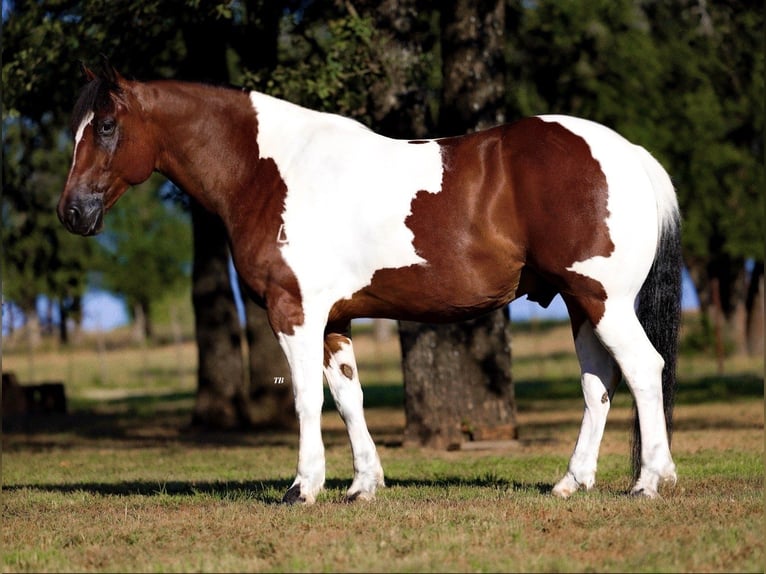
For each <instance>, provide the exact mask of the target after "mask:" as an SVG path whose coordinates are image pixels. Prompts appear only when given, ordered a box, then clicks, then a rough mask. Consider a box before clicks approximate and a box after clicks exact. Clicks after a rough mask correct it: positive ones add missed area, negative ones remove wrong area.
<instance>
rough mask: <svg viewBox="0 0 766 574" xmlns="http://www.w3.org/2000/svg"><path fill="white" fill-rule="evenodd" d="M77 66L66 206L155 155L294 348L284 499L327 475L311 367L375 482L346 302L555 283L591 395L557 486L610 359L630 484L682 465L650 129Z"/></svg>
mask: <svg viewBox="0 0 766 574" xmlns="http://www.w3.org/2000/svg"><path fill="white" fill-rule="evenodd" d="M83 70H84V73H85V76H86V79H87V83H86V84H85V85H84V87H83V89H82V91H81V93H80V95H79V97H78V99H77V101H76V104H75V107H74V110H73V116H72V132H73V136H74V149H73V152H72V163H71V167H70V169H69V174H68V176H67V180H66V183H65V185H64V189H63V191H62V194H61V197H60V199H59V203H58V207H57V213H58V216H59V218H60V220H61V221H62V223H63V224H64V226H65V227H66V228H67V229H68V230H69V231H70V232H72V233H76V234H80V235H85V236H87V235H94V234H96V233H98V232H99V231H100V230H101V229H102V227H103V221H104V215H105V214H106V212H107V211H108V210H109V209H110V208H111V207H112V206H113V205H114V204H115V202H116V201H117V200H118V199H119V197H120V196H121V195H122V194H123V193H124V192H125V191H126V190H127V189H128V188H129V187H131V186H134V185H137V184H140V183H141V182H143V181H145V180H146V179H147V178H148V177H149V176H150V174H152V173H153V172H159V173H161V174H163V175H164V176H166V177H167V178H168V179H169V180H170V181H172V182H173V183H175V184H176V185H177V186H178V187H179V188H180V189H182V190H183V191H184V192H186V193H187V194H189V195H190V196H192V197H193V198H195V199H196V200H197V201H198V202H199V203H200V204H202V206H204V207H205V208H207V209H208V210H209V211H211V212H213V213H215V214H217V215H218V217H220V219H221V220H222V221H223V223H224V225H225V227H226V230H227V233H228V236H229V241H230V247H231V254H232V258H233V261H234V265H235V266H236V269H237V271H238V273H239V275H240V276H241V278H242V280H243V281H244V283H245V284H246V285H247V287H248V288H249V290H250V292H251V293H252V295H253V297H254V298H255V299H256V301H257V302H258V303H259V304H261V305H262V306H263V307H264V308H265V309H266V312H267V316H268V320H269V324H270V325H271V328H272V329H273V331H274V334H275V336H276V337H277V339H278V341H279V344H280V346H281V348H282V350H283V351H284V353H285V356H286V358H287V360H288V363H289V366H290V372H291V377H292V385H293V392H294V399H295V410H296V414H297V418H298V422H299V437H298V462H297V469H296V474H295V480H294V481H293V483H292V485H291V486H290V487H289V489H288V490H287V492H286V493H285V495H284V497H283V502H285V503H288V504H295V503H301V504H312V503H314V502H315V500H316V497H317V495H318V493H319V492H320V491H321V489H322V488H323V485H324V481H325V455H324V444H323V441H322V435H321V425H320V418H321V410H322V402H323V388H322V387H323V383H322V374H323V373H324V377H325V379H326V380H327V383H328V385H329V387H330V390H331V394H332V397H333V399H334V401H335V404H336V406H337V409H338V411H339V413H340V415H341V417H342V418H343V420H344V422H345V425H346V427H347V432H348V437H349V440H350V443H351V449H352V457H353V468H354V476H353V480H352V483H351V485H350V487H349V488H348V490H347V492H346V495H345V498H346V499H347V500H348V501H353V500H357V499H361V500H370V499H373V498H374V497H375V494H376V489H377V488H378V487H382V486H384V485H385V481H384V474H383V468H382V466H381V462H380V457H379V455H378V453H377V451H376V448H375V444H374V442H373V440H372V438H371V436H370V433H369V430H368V428H367V424H366V421H365V416H364V411H363V396H362V388H361V386H360V382H359V373H358V370H357V366H356V361H355V357H354V351H353V345H352V341H351V338H350V335H349V333H350V330H349V326H350V321H351V320H352V319H355V318H361V317H367V318H390V319H397V320H411V321H419V322H432V323H441V322H451V321H460V320H464V319H468V318H472V317H476V316H478V315H480V314H482V313H486V312H489V311H491V310H493V309H497V308H499V307H501V306H504V305H507V304H508V303H509V302H510V301H512V300H513V299H515V298H517V297H520V296H522V295H527V296H528V298H529V299H530V300H533V301H536V302H538V303H540V304H542V305H544V306H545V305H547V304H548V303H549V302H550V301H551V299H552V298H553V297H554V296H555V295H556V294H557V293H558V294H561V296H562V298H563V300H564V302H565V303H566V306H567V310H568V313H569V317H570V322H571V329H572V333H573V337H574V347H575V351H576V354H577V357H578V360H579V364H580V367H581V372H582V374H581V386H582V391H583V396H584V403H585V406H584V411H583V417H582V424H581V428H580V432H579V436H578V438H577V442H576V445H575V448H574V451H573V453H572V455H571V459H570V461H569V464H568V467H567V470H566V473H565V475H564V476H563V477H562V478H561V479H560V480H559V481H558V482H557V483H556V484H555V485H554V486H553V488H552V494H553V495H555V496H559V497H562V498H567V497H569V496H571V495H572V494H574V493H575V492H576V491H578V490H579V489H585V490H587V489H591V488H592V487H593V486H594V484H595V479H596V467H597V459H598V452H599V448H600V444H601V440H602V437H603V433H604V428H605V424H606V419H607V414H608V412H609V409H610V405H611V402H612V397H613V395H614V392H615V389H616V387H617V385H618V383H619V382H620V380H621V379H622V378H624V379H625V380H626V381H627V385H628V387H629V390H630V391H631V393H632V395H633V397H634V407H635V408H634V413H635V417H634V431H633V443H634V446H633V460H634V472H633V474H634V476H633V481H632V486H631V490H630V493H632V494H635V495H639V496H643V497H647V498H655V497H657V496H659V489H660V488H661V487H662V488H664V485H666V484H668V485H673V484H675V483H676V477H677V475H676V467H675V464H674V462H673V459H672V456H671V452H670V436H671V423H672V409H673V396H674V389H675V385H676V379H675V361H676V354H677V338H678V329H679V322H680V272H681V254H680V215H679V208H678V202H677V198H676V194H675V189H674V187H673V184H672V181H671V179H670V177H669V175H668V174H667V172H666V171H665V170H664V168H663V167H662V166H661V165H660V163H659V162H658V161H657V160H656V159H655V158H654V157H653V156H652V155H651V154H650V153H649V152H648V151H646V150H645V149H644V148H643V147H640V146H638V145H634V144H632V143H630V142H629V141H628V140H626V139H625V138H623V137H622V136H620V135H618V134H617V133H616V132H615V131H613V130H612V129H610V128H608V127H606V126H604V125H601V124H598V123H595V122H592V121H589V120H586V119H581V118H576V117H571V116H564V115H541V116H534V117H528V118H524V119H520V120H518V121H516V122H513V123H511V124H507V125H500V126H496V127H492V128H490V129H487V130H484V131H478V132H474V133H470V134H467V135H461V136H455V137H444V138H438V139H412V140H403V139H391V138H388V137H384V136H382V135H379V134H376V133H375V132H374V131H372V130H370V129H369V128H367V127H366V126H364V125H362V124H361V123H359V122H357V121H355V120H352V119H349V118H346V117H342V116H339V115H335V114H329V113H324V112H318V111H313V110H309V109H306V108H304V107H300V106H298V105H295V104H293V103H290V102H288V101H285V100H281V99H277V98H274V97H272V96H269V95H267V94H264V93H260V92H257V91H246V90H243V89H237V88H234V87H231V86H227V87H222V86H211V85H206V84H197V83H191V82H183V81H177V80H167V79H166V80H154V81H146V82H144V81H138V80H133V79H126V78H125V77H123V76H122V75H121V74H120V73H119V72H117V70H115V69H114V68H113V67H112V66H111V64H108V63H105V65H104V69H103V70H98V71H97V72H93V71H92V70H90V69H89V68H87V67H86V66H83Z"/></svg>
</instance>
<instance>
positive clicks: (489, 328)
mask: <svg viewBox="0 0 766 574" xmlns="http://www.w3.org/2000/svg"><path fill="white" fill-rule="evenodd" d="M440 17H441V54H442V70H443V73H442V75H443V88H442V100H441V105H440V109H439V132H440V133H441V134H444V135H457V134H462V133H466V132H468V131H474V130H477V129H483V128H487V127H491V126H493V125H497V124H500V123H503V121H504V120H505V106H504V97H503V95H504V94H503V86H504V69H505V63H504V36H505V35H504V27H505V3H504V2H502V1H495V2H481V3H474V2H468V1H467V0H457V1H452V2H448V3H447V4H446V5H444V4H442V5H441V9H440ZM399 333H400V340H401V347H402V368H403V373H404V383H405V410H406V413H407V424H406V428H405V441H408V442H413V443H415V444H423V445H428V446H433V447H441V448H443V447H448V446H452V445H456V444H458V445H459V444H460V443H461V442H463V441H465V440H482V439H498V438H515V437H516V436H517V432H518V431H517V424H516V411H515V402H514V393H513V383H512V379H511V351H510V337H511V335H510V323H509V314H508V309H507V307H506V308H504V309H499V310H497V311H494V312H492V313H489V314H487V315H484V316H482V317H479V318H476V319H473V320H471V321H466V322H463V323H459V324H451V325H432V324H417V323H411V322H402V323H400V325H399Z"/></svg>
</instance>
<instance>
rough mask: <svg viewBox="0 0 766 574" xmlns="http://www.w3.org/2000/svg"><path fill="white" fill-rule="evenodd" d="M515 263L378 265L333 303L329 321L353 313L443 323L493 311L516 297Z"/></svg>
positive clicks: (341, 319)
mask: <svg viewBox="0 0 766 574" xmlns="http://www.w3.org/2000/svg"><path fill="white" fill-rule="evenodd" d="M520 273H521V267H520V265H513V264H512V263H511V262H508V261H506V262H504V264H503V265H490V266H488V267H482V266H481V265H471V266H468V265H465V264H463V265H456V266H455V267H453V268H451V269H440V270H435V269H434V268H433V267H429V266H428V265H412V266H409V267H405V268H400V269H381V270H378V271H377V272H376V273H375V275H374V276H373V278H372V282H371V283H370V285H368V286H367V287H365V288H363V289H361V290H359V291H358V292H356V293H354V295H353V296H352V297H351V298H349V299H342V300H340V301H337V302H336V303H335V305H334V306H333V308H332V311H331V313H330V322H345V321H348V320H350V319H354V318H358V317H385V318H390V319H398V320H409V321H424V322H430V323H445V322H451V321H460V320H464V319H469V318H472V317H475V316H477V315H481V314H482V313H486V312H488V311H491V310H493V309H497V308H499V307H501V306H503V305H505V304H507V303H509V302H510V301H512V300H513V299H514V298H515V296H516V290H517V288H518V285H519V278H520Z"/></svg>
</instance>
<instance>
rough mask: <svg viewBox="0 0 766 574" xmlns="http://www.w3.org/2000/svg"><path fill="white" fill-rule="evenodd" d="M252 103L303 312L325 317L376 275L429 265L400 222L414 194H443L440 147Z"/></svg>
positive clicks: (267, 102) (267, 100)
mask: <svg viewBox="0 0 766 574" xmlns="http://www.w3.org/2000/svg"><path fill="white" fill-rule="evenodd" d="M250 99H251V102H252V105H253V107H254V109H255V111H256V114H257V116H258V146H259V149H260V155H261V157H262V158H272V159H273V160H274V161H275V162H276V165H277V168H278V169H279V173H280V175H281V176H282V179H283V180H284V182H285V185H286V187H287V196H286V198H285V208H284V212H283V213H282V220H283V223H284V227H283V239H284V240H285V242H284V243H282V244H281V246H280V249H281V252H282V256H283V257H284V259H285V261H286V262H287V264H288V265H289V266H290V268H291V269H292V270H293V273H295V276H296V277H297V279H298V283H299V285H300V288H301V295H302V297H303V299H304V307H307V304H306V303H307V301H312V304H318V305H320V306H322V307H327V309H328V310H329V306H331V305H332V304H333V303H334V302H336V301H338V300H340V299H344V298H348V297H351V295H353V294H354V293H355V292H356V291H358V290H359V289H361V288H363V287H365V286H367V285H369V284H370V282H371V280H372V276H373V274H374V273H375V272H376V271H378V270H380V269H389V268H400V267H406V266H409V265H418V264H426V261H425V259H423V258H422V257H421V256H420V255H419V254H418V253H417V252H416V250H415V248H414V246H413V239H414V236H413V233H412V231H411V230H410V229H409V228H408V227H407V225H406V224H405V220H406V219H407V217H408V216H409V215H410V212H411V207H410V206H411V203H412V200H413V199H414V198H415V195H416V194H417V193H418V192H419V191H426V192H430V193H438V192H439V191H441V185H442V175H443V166H442V156H441V148H440V146H439V144H438V143H436V142H435V141H428V142H425V143H418V144H412V143H409V142H407V141H406V140H394V139H390V138H386V137H383V136H380V135H378V134H375V133H374V132H372V131H370V130H369V129H367V128H366V127H365V126H363V125H362V124H360V123H358V122H356V121H354V120H351V119H348V118H344V117H341V116H337V115H333V114H326V113H321V112H315V111H311V110H308V109H305V108H301V107H299V106H296V105H294V104H290V103H288V102H284V101H282V100H278V99H275V98H272V97H270V96H266V95H264V94H260V93H255V92H254V93H252V94H251V96H250Z"/></svg>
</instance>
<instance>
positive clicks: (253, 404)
mask: <svg viewBox="0 0 766 574" xmlns="http://www.w3.org/2000/svg"><path fill="white" fill-rule="evenodd" d="M242 291H243V293H244V291H245V289H244V288H243V289H242ZM244 299H245V316H246V317H247V323H246V325H245V334H246V337H247V345H248V349H249V353H248V357H249V365H248V366H249V369H248V372H249V375H250V386H249V392H248V395H249V397H250V405H249V410H250V420H251V422H252V423H253V424H254V425H256V426H259V427H266V428H270V429H274V428H278V429H291V430H294V429H295V428H297V422H298V419H297V418H296V416H295V400H294V398H293V392H292V381H291V379H290V366H289V365H288V364H287V359H286V358H285V354H284V352H283V351H282V348H281V347H280V346H279V343H278V342H277V339H276V337H275V336H274V333H273V331H272V330H271V327H270V326H269V321H268V318H267V316H266V311H265V310H263V309H262V308H261V307H259V306H258V305H256V304H255V303H254V302H253V301H252V299H250V298H249V297H244Z"/></svg>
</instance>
